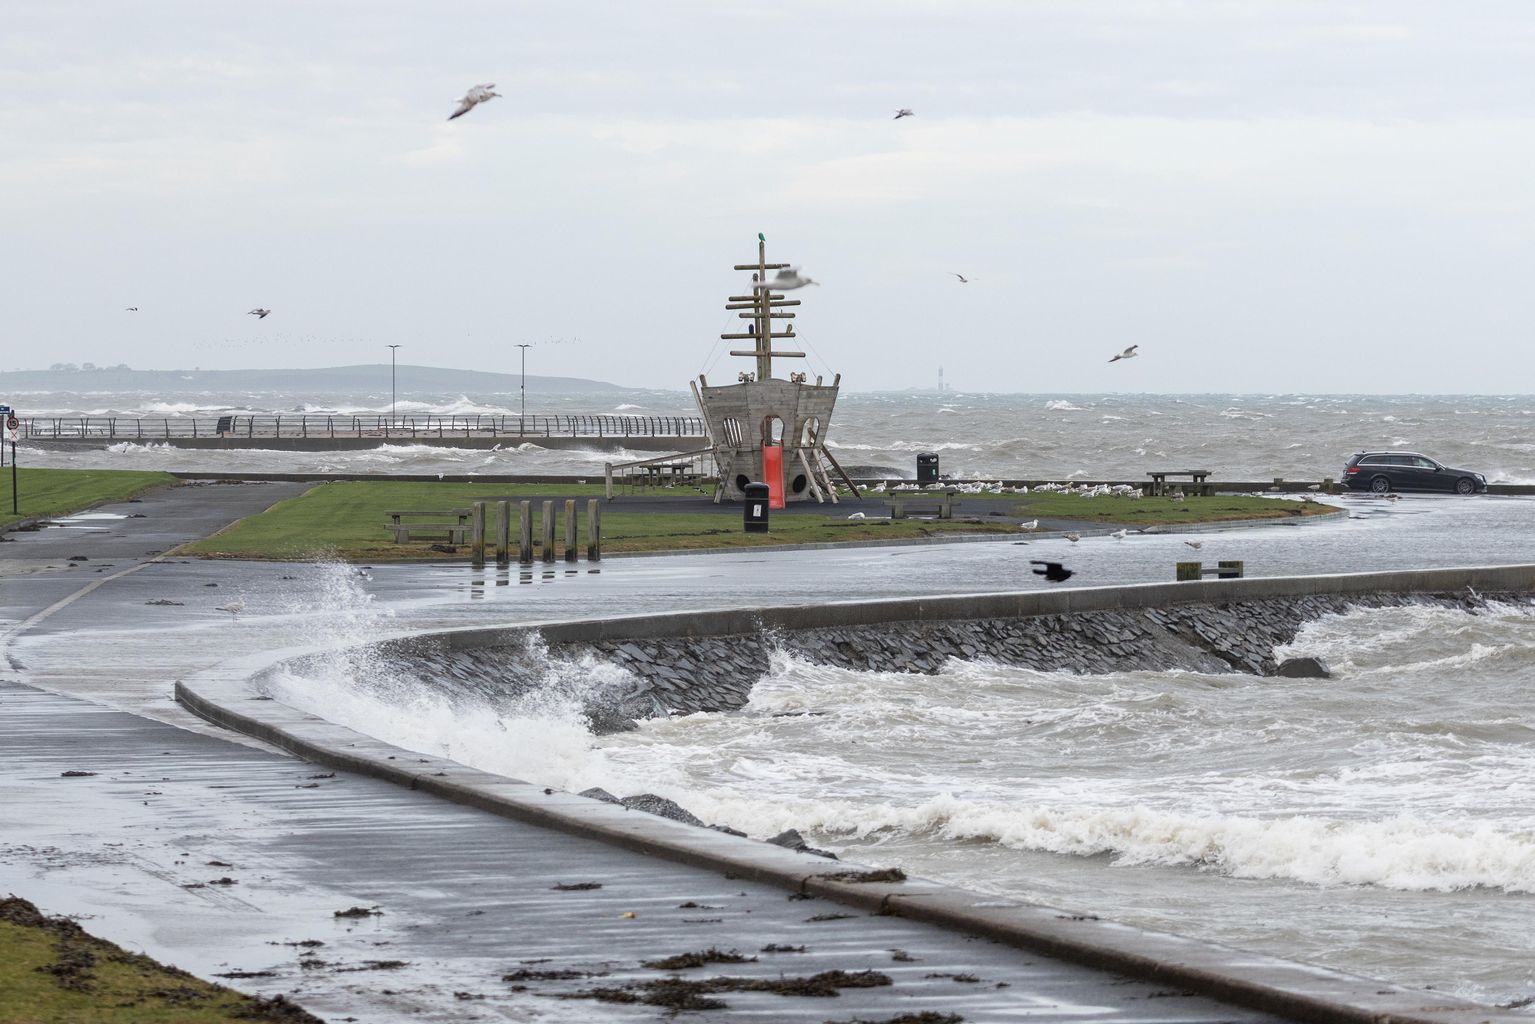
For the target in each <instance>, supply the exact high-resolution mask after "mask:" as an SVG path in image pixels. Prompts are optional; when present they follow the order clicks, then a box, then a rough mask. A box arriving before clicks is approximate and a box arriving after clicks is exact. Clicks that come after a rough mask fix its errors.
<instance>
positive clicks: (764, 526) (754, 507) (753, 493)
mask: <svg viewBox="0 0 1535 1024" xmlns="http://www.w3.org/2000/svg"><path fill="white" fill-rule="evenodd" d="M741 493H742V494H744V495H745V496H746V503H745V506H744V508H743V509H742V515H743V523H742V528H743V529H745V531H746V532H747V533H767V532H768V497H769V493H768V485H767V484H758V483H750V484H747V485H746V486H745V487H743V488H741Z"/></svg>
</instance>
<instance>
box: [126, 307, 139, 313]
mask: <svg viewBox="0 0 1535 1024" xmlns="http://www.w3.org/2000/svg"><path fill="white" fill-rule="evenodd" d="M138 311H139V307H137V306H129V307H128V309H127V312H129V313H137V312H138Z"/></svg>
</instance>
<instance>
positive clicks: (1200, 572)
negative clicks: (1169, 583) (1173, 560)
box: [1178, 562, 1204, 583]
mask: <svg viewBox="0 0 1535 1024" xmlns="http://www.w3.org/2000/svg"><path fill="white" fill-rule="evenodd" d="M1203 578H1204V564H1203V563H1201V562H1179V563H1178V582H1179V583H1187V582H1188V581H1190V580H1199V579H1203Z"/></svg>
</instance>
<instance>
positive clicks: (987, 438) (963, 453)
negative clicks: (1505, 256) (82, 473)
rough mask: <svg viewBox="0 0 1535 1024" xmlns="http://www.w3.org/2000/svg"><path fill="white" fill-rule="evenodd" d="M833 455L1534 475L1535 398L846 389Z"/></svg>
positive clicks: (232, 461) (178, 460)
mask: <svg viewBox="0 0 1535 1024" xmlns="http://www.w3.org/2000/svg"><path fill="white" fill-rule="evenodd" d="M8 400H9V401H10V403H11V404H12V405H14V406H15V407H16V408H18V409H20V410H22V411H23V412H24V413H26V414H27V415H32V416H38V417H59V418H64V419H71V418H78V417H79V416H96V417H102V416H115V417H117V418H119V419H120V420H121V419H131V418H135V417H140V418H145V419H150V420H160V419H164V418H165V417H198V418H200V419H206V420H209V421H210V427H211V421H212V420H213V419H214V418H216V417H218V416H220V415H225V414H230V413H236V414H241V415H245V414H256V415H274V414H280V415H283V416H298V415H305V414H307V415H317V416H324V415H343V416H351V415H358V414H366V415H376V414H380V413H382V414H385V415H387V414H389V412H390V396H389V394H388V392H387V391H385V392H383V393H379V392H377V391H368V390H359V391H356V392H342V391H336V392H331V393H327V394H323V395H297V394H292V393H285V392H278V391H266V392H252V391H227V392H215V391H202V392H197V393H190V394H177V395H172V396H167V395H164V394H161V395H150V394H146V393H142V392H137V393H136V392H113V391H88V390H80V391H46V392H31V393H28V392H24V391H23V392H15V393H11V395H10V397H9V399H8ZM519 410H520V406H519V402H518V396H517V395H516V394H506V393H488V392H487V393H469V394H465V393H456V392H455V393H448V392H444V393H440V394H424V395H423V394H412V396H411V397H410V398H409V399H408V400H401V401H399V402H398V403H396V410H395V411H396V414H397V415H399V416H401V417H408V416H418V417H419V416H421V415H424V414H440V415H457V416H475V415H498V416H515V415H517V414H518V412H519ZM527 412H528V414H529V415H535V414H536V415H554V414H560V415H569V414H578V413H579V414H611V415H633V416H669V415H670V416H675V415H695V414H696V413H697V409H696V407H695V406H694V405H693V402H692V398H691V396H690V395H689V394H688V393H686V392H684V391H618V392H615V391H612V390H608V391H601V392H592V393H581V392H569V393H560V394H557V395H551V396H539V395H537V394H536V393H533V392H530V394H529V397H528V405H527ZM827 442H828V448H829V449H830V450H831V451H832V453H833V455H834V456H835V457H836V459H837V460H838V462H840V463H841V464H842V465H843V466H844V467H845V468H846V469H847V470H848V471H849V472H850V473H852V474H853V475H855V476H886V477H890V478H892V479H893V478H900V477H912V476H915V475H916V457H917V455H918V454H920V453H932V454H936V455H937V456H938V457H939V465H940V471H941V472H942V473H943V474H944V475H945V476H951V477H954V478H956V479H998V478H1003V479H1034V480H1039V479H1059V480H1071V479H1143V478H1144V476H1145V473H1146V471H1147V470H1148V469H1165V468H1172V469H1184V468H1194V469H1210V470H1211V471H1212V472H1213V473H1214V474H1215V479H1221V478H1223V477H1224V478H1226V479H1234V480H1254V481H1257V480H1267V479H1271V478H1273V477H1284V478H1286V479H1291V480H1317V479H1321V478H1322V477H1324V476H1333V477H1336V476H1338V475H1339V474H1340V473H1341V471H1342V468H1343V464H1344V462H1345V460H1346V459H1347V458H1348V456H1349V455H1350V454H1352V453H1353V452H1356V451H1360V450H1365V449H1379V448H1388V449H1392V448H1405V449H1410V450H1415V451H1422V452H1425V453H1427V454H1429V455H1430V456H1432V457H1434V458H1436V459H1438V460H1439V461H1441V462H1443V463H1446V464H1448V465H1451V466H1454V467H1456V468H1464V469H1471V470H1474V471H1476V472H1480V473H1483V474H1485V475H1486V476H1487V479H1488V480H1489V481H1496V482H1503V483H1519V484H1530V483H1535V396H1532V395H1005V394H967V393H962V392H944V393H936V392H929V393H918V392H904V393H886V394H877V393H870V394H859V393H856V392H854V393H844V394H843V395H842V396H841V397H840V398H839V400H838V403H837V408H836V413H835V416H834V419H833V422H832V424H831V426H830V429H829V430H828V431H827ZM20 454H21V455H22V457H23V462H22V464H23V465H38V466H90V467H116V468H123V469H166V470H183V471H188V472H197V471H230V472H262V471H266V472H313V473H350V472H355V473H369V472H380V473H388V472H400V473H464V474H519V473H529V474H535V473H536V474H562V475H577V476H579V475H581V474H585V473H599V472H601V470H602V466H603V463H605V462H608V461H614V462H620V461H624V460H625V459H628V458H634V459H640V458H649V457H653V456H654V455H655V454H656V453H655V452H625V451H623V450H619V451H616V452H614V451H601V450H597V449H595V448H589V449H580V448H577V449H551V448H542V447H539V446H538V445H537V444H534V443H522V444H517V443H509V444H508V445H506V446H505V447H503V448H501V449H498V450H495V451H485V450H478V449H461V448H453V447H438V446H434V445H418V444H393V445H388V446H385V447H382V448H377V449H371V450H367V451H361V452H307V453H290V452H274V451H264V450H261V449H231V450H221V451H191V450H185V449H177V448H173V447H170V446H168V445H166V444H163V443H160V444H157V443H153V442H150V443H145V444H139V443H122V444H117V445H114V446H112V447H111V448H108V449H104V450H102V449H97V450H90V451H64V450H60V449H59V448H56V447H52V446H49V445H47V444H36V445H23V447H22V451H21V452H20Z"/></svg>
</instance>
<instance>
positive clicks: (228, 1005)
mask: <svg viewBox="0 0 1535 1024" xmlns="http://www.w3.org/2000/svg"><path fill="white" fill-rule="evenodd" d="M251 1020H283V1021H291V1022H292V1024H302V1022H304V1021H311V1022H316V1024H318V1020H319V1018H317V1017H314V1016H312V1015H310V1014H308V1013H305V1012H304V1011H303V1010H301V1009H299V1008H298V1007H296V1006H293V1005H292V1004H291V1003H287V1002H282V1003H277V1004H275V1005H274V1003H273V1002H269V1001H267V1000H264V999H259V998H254V997H251V996H247V995H242V994H241V993H239V992H235V991H233V990H232V989H227V988H224V987H222V986H219V985H213V984H210V983H208V982H206V981H201V980H199V979H197V978H194V977H193V976H191V975H190V974H187V973H186V972H185V971H180V970H177V969H176V968H174V967H165V966H163V965H161V964H158V963H156V962H155V961H153V960H151V959H149V957H147V956H143V955H141V954H138V953H129V952H127V951H126V950H123V949H122V948H120V947H118V946H115V945H113V944H112V943H110V942H106V941H104V940H102V939H98V938H96V937H95V936H93V935H89V934H87V933H86V932H84V931H82V930H81V929H80V927H79V926H78V925H76V924H74V923H73V922H72V921H67V920H64V919H61V918H45V917H44V916H43V915H41V914H40V913H38V911H37V908H36V907H34V906H33V905H32V904H30V903H28V902H27V901H26V900H23V899H18V898H17V897H14V896H12V897H9V898H0V1024H77V1022H78V1024H83V1022H85V1021H90V1022H91V1024H238V1022H241V1021H246V1022H248V1021H251Z"/></svg>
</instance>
